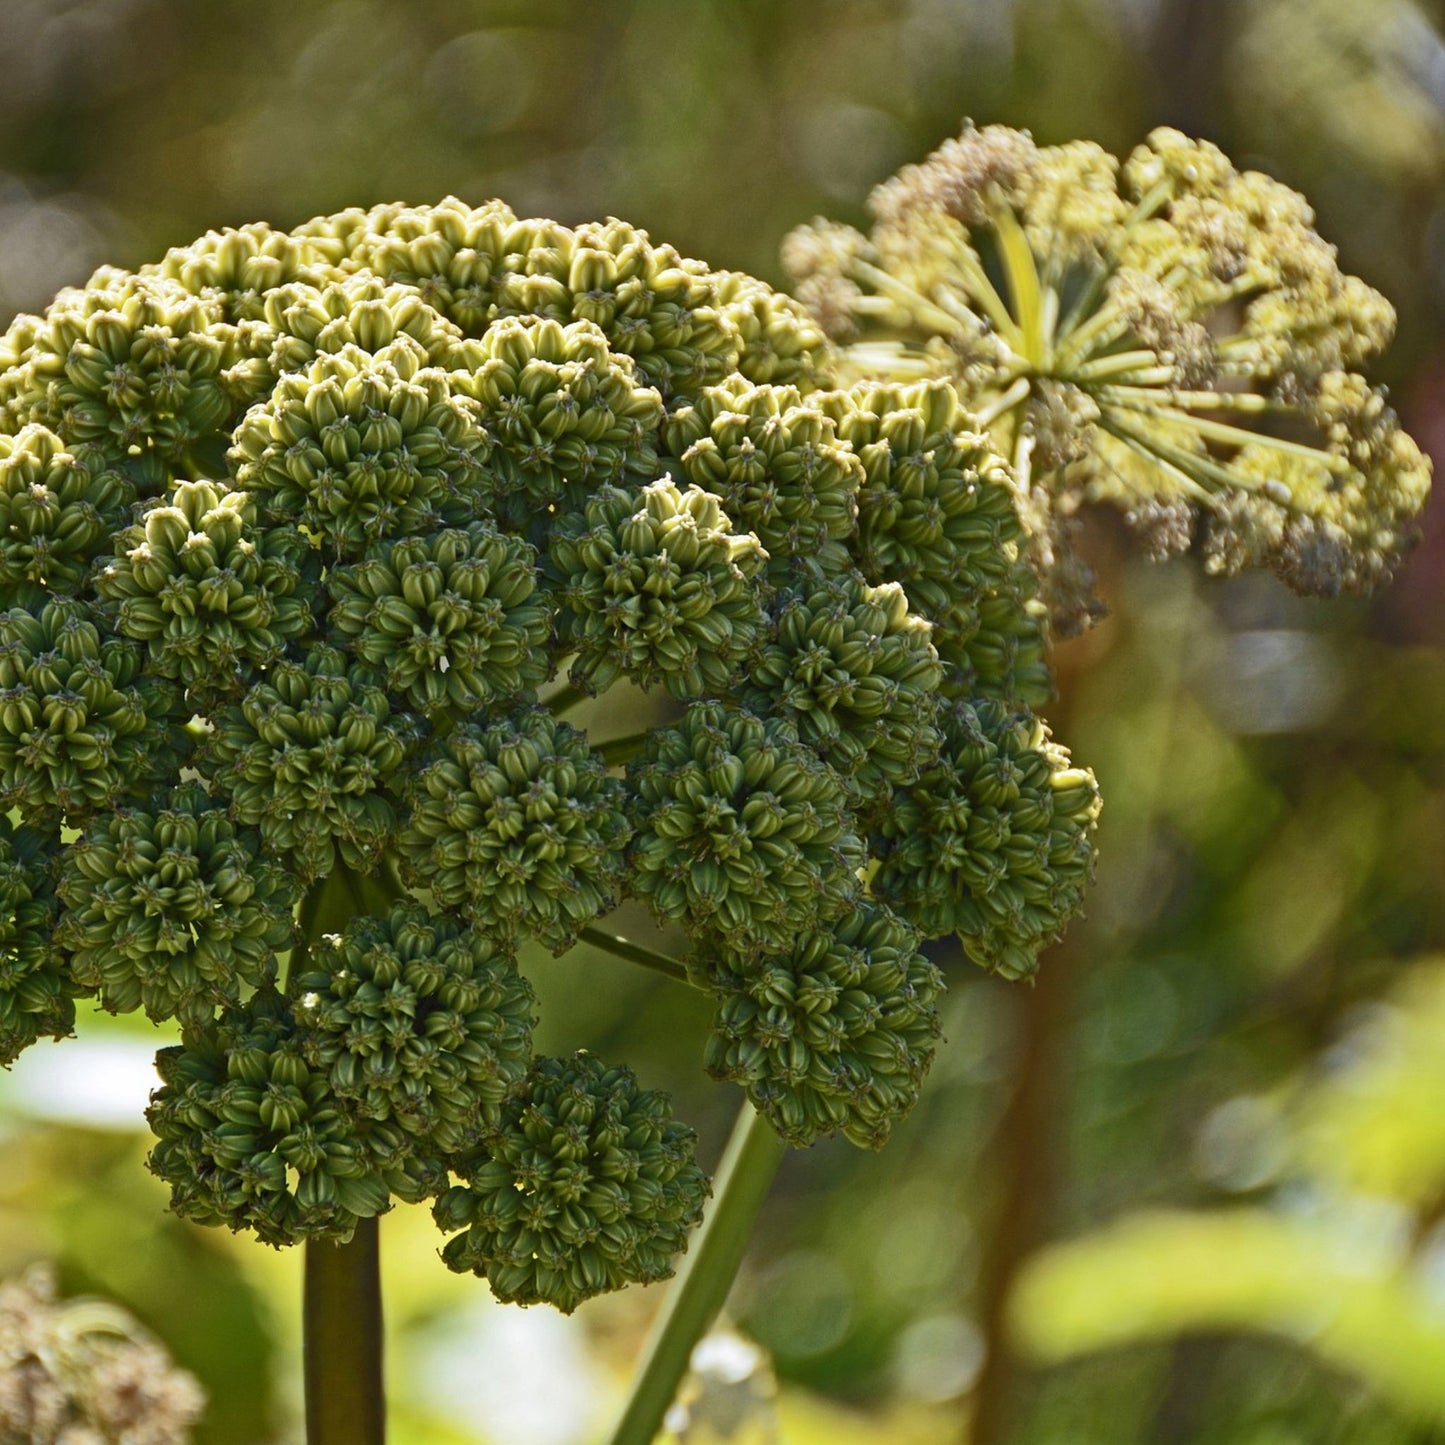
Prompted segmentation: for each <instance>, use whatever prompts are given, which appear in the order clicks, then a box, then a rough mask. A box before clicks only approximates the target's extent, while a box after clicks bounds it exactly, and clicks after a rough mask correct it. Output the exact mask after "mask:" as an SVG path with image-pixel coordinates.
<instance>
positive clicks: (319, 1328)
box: [302, 1219, 386, 1445]
mask: <svg viewBox="0 0 1445 1445" xmlns="http://www.w3.org/2000/svg"><path fill="white" fill-rule="evenodd" d="M302 1319H303V1331H304V1335H305V1343H304V1346H303V1359H304V1370H305V1378H306V1445H384V1442H385V1440H386V1396H385V1391H384V1389H383V1386H382V1373H381V1346H382V1326H381V1271H380V1266H379V1251H378V1249H377V1227H376V1220H375V1219H363V1220H362V1221H361V1222H360V1223H359V1224H358V1225H357V1226H356V1233H355V1234H353V1235H352V1237H351V1239H350V1241H349V1242H348V1243H346V1244H331V1243H329V1242H327V1241H324V1240H309V1241H308V1242H307V1244H306V1284H305V1305H304V1308H303V1311H302Z"/></svg>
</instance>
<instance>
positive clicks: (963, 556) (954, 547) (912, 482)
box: [829, 381, 1052, 703]
mask: <svg viewBox="0 0 1445 1445" xmlns="http://www.w3.org/2000/svg"><path fill="white" fill-rule="evenodd" d="M829 402H830V409H831V410H833V411H834V412H836V414H837V417H838V426H839V430H840V431H841V432H842V434H843V435H844V436H845V437H846V438H847V439H848V440H849V442H850V443H851V444H852V445H853V446H854V447H855V448H856V449H857V452H858V456H859V459H860V461H861V462H862V465H863V469H864V473H865V478H864V481H863V484H862V487H861V489H860V491H859V493H858V538H857V544H856V545H857V555H858V565H859V569H860V570H861V571H862V573H863V575H864V577H866V578H867V579H868V580H869V581H870V582H873V583H875V584H876V583H882V582H888V581H893V582H898V583H900V584H901V585H902V586H903V588H904V590H905V591H906V592H907V594H908V599H909V602H910V604H911V605H912V606H913V607H915V608H917V609H918V611H919V612H921V613H922V615H923V616H925V617H927V618H928V620H929V621H930V622H932V623H933V624H934V637H933V641H934V646H935V647H936V648H937V649H938V653H939V656H940V657H941V658H943V659H944V660H945V661H946V662H948V663H950V664H951V665H952V666H953V668H955V669H956V670H957V681H956V682H955V684H954V686H955V687H958V688H962V689H965V690H967V692H969V693H970V694H973V695H977V694H980V693H982V694H984V695H986V696H991V697H1001V698H1004V699H1005V700H1016V701H1020V702H1032V703H1040V702H1043V701H1045V700H1046V699H1047V698H1048V697H1049V695H1050V693H1051V692H1052V682H1051V680H1050V678H1049V674H1048V668H1047V666H1046V665H1045V662H1044V627H1043V619H1042V617H1041V616H1040V615H1038V613H1037V612H1036V611H1034V610H1033V609H1031V608H1030V606H1029V602H1030V600H1031V598H1032V596H1033V593H1034V590H1035V587H1036V583H1035V581H1034V579H1033V575H1032V573H1031V572H1030V571H1029V569H1028V567H1027V566H1026V565H1025V564H1024V562H1023V559H1022V553H1023V543H1024V534H1023V529H1022V526H1021V524H1020V520H1019V515H1018V510H1017V507H1016V506H1015V502H1014V496H1013V491H1012V486H1011V483H1010V480H1009V476H1008V470H1007V468H1006V467H1005V466H1004V464H1003V462H1002V460H1001V459H1000V458H999V457H998V455H997V454H996V453H995V452H994V451H993V450H992V448H991V447H990V445H989V443H988V439H987V438H986V437H984V436H982V435H981V434H979V433H978V432H977V431H974V430H972V429H971V421H970V418H969V417H968V416H967V415H966V414H965V413H963V412H962V411H961V410H960V409H959V404H958V397H957V395H956V393H955V392H954V390H953V388H952V387H951V386H949V385H948V384H947V383H946V382H942V381H934V382H921V383H918V384H916V385H914V386H910V387H888V386H868V387H859V388H857V389H856V390H855V391H852V392H844V393H836V394H834V396H833V397H831V398H830V399H829Z"/></svg>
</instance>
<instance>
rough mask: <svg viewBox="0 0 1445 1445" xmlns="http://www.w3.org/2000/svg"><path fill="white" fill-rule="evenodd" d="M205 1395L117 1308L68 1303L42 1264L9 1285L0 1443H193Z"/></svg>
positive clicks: (3, 1290) (0, 1333)
mask: <svg viewBox="0 0 1445 1445" xmlns="http://www.w3.org/2000/svg"><path fill="white" fill-rule="evenodd" d="M204 1404H205V1397H204V1395H203V1394H202V1393H201V1389H200V1386H199V1385H198V1384H197V1383H196V1381H195V1379H194V1378H193V1377H192V1376H191V1375H189V1374H187V1373H186V1372H185V1371H184V1370H178V1369H177V1368H176V1367H175V1366H174V1365H173V1364H172V1363H171V1360H170V1357H169V1356H168V1355H167V1354H166V1351H165V1349H164V1348H163V1347H162V1346H161V1345H160V1344H159V1343H157V1342H156V1341H155V1340H153V1339H152V1338H151V1337H150V1335H149V1334H148V1333H147V1332H146V1331H145V1330H144V1329H142V1328H141V1326H140V1324H139V1322H138V1321H136V1320H135V1319H133V1318H132V1317H131V1316H130V1315H129V1314H127V1313H126V1312H125V1311H124V1310H122V1309H120V1308H119V1307H118V1306H116V1305H113V1304H110V1303H109V1302H108V1301H105V1300H101V1299H90V1298H76V1299H69V1300H61V1299H58V1298H57V1296H56V1290H55V1281H54V1280H53V1279H52V1278H51V1276H50V1274H49V1272H48V1271H47V1270H46V1269H45V1268H44V1267H43V1266H38V1265H37V1266H35V1267H33V1268H31V1269H30V1270H28V1271H27V1272H26V1274H25V1275H24V1277H23V1278H21V1279H18V1280H11V1281H9V1282H7V1283H5V1284H0V1440H4V1441H6V1442H12V1441H13V1442H15V1445H21V1442H27V1445H187V1442H188V1441H189V1440H190V1439H191V1427H192V1426H193V1425H195V1424H196V1422H197V1421H198V1420H199V1419H200V1416H201V1412H202V1409H203V1406H204Z"/></svg>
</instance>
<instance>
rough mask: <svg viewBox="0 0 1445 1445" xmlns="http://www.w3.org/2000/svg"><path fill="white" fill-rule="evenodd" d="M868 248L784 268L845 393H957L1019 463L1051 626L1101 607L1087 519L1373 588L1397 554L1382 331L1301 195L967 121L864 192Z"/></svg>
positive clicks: (1405, 453) (832, 252)
mask: <svg viewBox="0 0 1445 1445" xmlns="http://www.w3.org/2000/svg"><path fill="white" fill-rule="evenodd" d="M870 206H871V209H872V212H873V216H874V226H873V229H872V230H871V232H870V233H869V234H868V235H866V236H865V235H862V234H860V233H858V232H856V231H853V230H851V229H849V228H847V227H843V226H837V225H833V224H831V223H827V222H818V223H815V224H814V225H811V226H807V227H804V228H802V229H801V230H799V231H797V232H795V233H794V234H793V235H792V236H791V237H790V238H789V240H788V242H787V244H786V247H785V253H784V259H785V262H786V264H787V267H788V269H789V270H790V272H791V273H792V275H793V277H794V278H795V280H796V281H797V283H798V293H799V295H800V296H801V297H803V298H804V299H805V300H807V301H808V302H809V303H810V305H811V306H812V308H813V310H814V312H815V314H816V315H817V316H818V318H819V320H820V321H821V322H822V323H823V324H824V325H826V326H827V327H828V329H829V330H830V331H831V333H832V334H833V335H834V336H835V337H836V338H837V339H838V340H839V341H840V342H841V343H844V344H843V348H842V351H841V353H840V356H839V359H838V362H837V363H836V364H838V365H839V366H840V368H841V370H842V371H843V372H845V373H848V374H862V375H879V376H894V377H902V378H910V377H916V376H921V375H947V376H951V377H953V378H954V380H955V381H956V382H957V384H958V385H959V388H960V390H961V391H962V393H963V394H964V396H965V397H966V399H967V401H968V404H969V405H970V406H971V407H972V408H974V409H975V410H976V412H977V414H978V416H979V418H980V420H981V421H982V422H983V423H984V424H985V425H987V427H988V428H989V430H990V432H991V433H992V435H993V437H994V439H995V441H996V443H997V444H998V445H999V447H1000V449H1001V450H1002V451H1003V452H1004V453H1005V455H1008V456H1009V457H1010V458H1011V460H1012V462H1013V464H1014V468H1015V473H1016V477H1015V484H1016V486H1017V488H1018V491H1019V499H1020V503H1021V506H1022V511H1023V516H1024V519H1025V521H1026V523H1027V525H1028V528H1029V531H1030V533H1031V534H1032V543H1033V556H1034V560H1035V563H1036V565H1037V566H1038V567H1039V568H1040V569H1041V570H1042V572H1043V574H1044V576H1045V581H1046V584H1047V585H1046V591H1047V593H1048V595H1049V597H1050V601H1051V603H1052V605H1053V610H1054V614H1055V621H1056V624H1057V625H1058V626H1059V627H1060V628H1062V629H1063V630H1065V631H1068V630H1070V629H1073V628H1077V627H1079V626H1081V625H1084V624H1085V623H1087V621H1088V620H1089V618H1090V617H1091V616H1092V615H1093V614H1094V613H1095V612H1096V611H1097V610H1098V604H1097V602H1096V600H1095V599H1094V597H1093V595H1092V591H1091V588H1090V585H1089V580H1088V578H1087V576H1086V575H1085V574H1084V573H1083V572H1082V571H1081V570H1080V568H1079V566H1078V564H1077V563H1075V562H1074V561H1073V560H1072V558H1071V557H1070V556H1069V555H1068V538H1067V530H1068V528H1067V519H1068V517H1069V516H1070V514H1071V513H1072V512H1073V511H1074V510H1075V509H1076V508H1077V506H1078V505H1079V504H1080V502H1082V501H1093V502H1107V503H1110V504H1113V505H1115V506H1117V507H1119V508H1120V509H1121V510H1122V511H1123V512H1124V515H1125V517H1126V519H1127V520H1128V521H1129V522H1130V523H1131V525H1134V526H1136V527H1137V528H1138V529H1139V530H1140V531H1141V532H1142V533H1143V535H1144V537H1145V543H1146V547H1147V548H1148V550H1149V551H1150V552H1151V553H1154V554H1156V555H1157V554H1162V553H1166V552H1173V551H1182V550H1184V549H1186V548H1187V547H1189V546H1191V545H1192V544H1195V543H1196V542H1197V544H1198V546H1199V548H1200V550H1201V551H1202V553H1203V555H1204V558H1205V561H1206V565H1207V566H1208V567H1209V568H1210V570H1212V571H1216V572H1226V573H1227V572H1234V571H1237V570H1239V569H1240V568H1242V567H1246V566H1251V565H1255V564H1260V563H1263V564H1267V565H1269V566H1270V567H1272V568H1274V570H1275V571H1277V572H1278V573H1280V575H1281V576H1283V577H1284V578H1285V579H1286V580H1287V581H1288V582H1290V584H1291V585H1293V586H1294V587H1296V588H1298V589H1300V590H1301V591H1304V592H1310V593H1319V594H1324V595H1331V594H1334V593H1337V592H1342V591H1349V592H1359V591H1368V590H1369V589H1371V588H1372V587H1374V586H1375V585H1376V584H1377V583H1379V582H1380V581H1382V580H1384V579H1386V578H1388V577H1389V576H1390V574H1391V572H1392V571H1393V570H1394V568H1395V566H1396V565H1397V564H1398V562H1399V560H1400V558H1401V557H1402V556H1403V555H1404V554H1405V553H1406V552H1407V551H1408V549H1409V547H1410V545H1411V542H1412V539H1413V537H1414V535H1415V527H1414V521H1415V518H1416V516H1417V514H1418V513H1419V511H1420V508H1421V506H1422V505H1423V502H1424V498H1425V494H1426V491H1427V490H1428V487H1429V477H1430V468H1429V464H1428V462H1427V461H1426V460H1425V458H1424V457H1423V456H1422V455H1421V453H1420V450H1419V448H1418V447H1417V446H1416V445H1415V444H1414V442H1412V441H1411V440H1410V438H1409V437H1408V436H1407V435H1405V433H1403V432H1402V431H1401V430H1400V429H1399V426H1398V423H1397V422H1396V419H1395V415H1394V413H1393V412H1392V411H1391V410H1390V409H1389V407H1388V406H1387V405H1386V404H1385V401H1384V396H1383V393H1382V392H1381V391H1379V390H1378V389H1377V388H1373V387H1371V386H1370V385H1369V383H1368V382H1366V381H1365V380H1364V379H1363V377H1362V376H1361V375H1360V371H1359V369H1360V368H1361V367H1362V366H1363V365H1364V364H1365V363H1367V362H1368V361H1369V360H1370V359H1371V358H1372V357H1373V356H1375V355H1376V354H1377V353H1378V352H1379V351H1380V350H1381V349H1382V348H1383V347H1384V346H1385V345H1386V344H1387V342H1388V341H1389V339H1390V335H1391V332H1392V330H1393V327H1394V313H1393V312H1392V310H1391V309H1390V306H1389V304H1388V303H1387V302H1386V301H1385V299H1384V298H1383V297H1382V296H1380V295H1379V294H1377V293H1376V292H1375V291H1373V290H1371V289H1370V288H1369V287H1368V286H1366V285H1365V284H1364V283H1363V282H1362V281H1360V280H1359V279H1357V278H1356V277H1353V276H1348V275H1345V274H1344V273H1342V272H1341V270H1340V268H1339V266H1338V264H1337V262H1336V259H1335V252H1334V248H1333V247H1331V246H1329V245H1327V244H1326V243H1325V242H1324V241H1323V240H1321V239H1320V237H1319V235H1318V234H1317V233H1316V232H1315V230H1314V215H1313V212H1312V211H1311V210H1310V208H1309V206H1308V205H1307V204H1306V203H1305V201H1304V199H1303V198H1302V197H1301V196H1299V195H1297V194H1296V193H1295V192H1293V191H1291V190H1289V189H1288V188H1287V187H1285V186H1283V185H1281V184H1279V183H1278V182H1276V181H1273V180H1271V179H1270V178H1269V177H1267V176H1264V175H1261V174H1259V173H1257V172H1253V171H1245V172H1241V171H1238V170H1236V169H1235V167H1234V166H1233V165H1232V164H1231V163H1230V161H1229V160H1228V158H1227V157H1226V156H1224V155H1223V154H1222V153H1221V152H1220V151H1219V150H1217V149H1216V148H1215V147H1214V146H1212V145H1210V144H1209V143H1207V142H1204V141H1193V140H1190V139H1188V138H1187V137H1185V136H1183V135H1181V134H1179V133H1178V132H1177V131H1172V130H1157V131H1154V132H1153V133H1152V134H1151V135H1150V136H1149V138H1148V140H1147V141H1146V142H1145V143H1144V144H1143V145H1141V146H1140V147H1138V149H1136V150H1135V151H1134V152H1133V154H1132V155H1130V156H1129V157H1128V159H1127V160H1126V161H1125V162H1124V164H1123V165H1120V163H1119V162H1118V161H1117V160H1116V159H1115V158H1114V157H1113V156H1112V155H1109V154H1108V153H1107V152H1105V151H1103V150H1101V149H1100V148H1099V147H1098V146H1096V145H1093V144H1091V143H1088V142H1074V143H1071V144H1069V145H1061V146H1045V147H1040V146H1036V145H1035V144H1034V143H1033V141H1032V140H1031V139H1030V138H1029V136H1028V135H1027V134H1025V133H1021V132H1018V131H1013V130H1009V129H1007V128H1006V127H1003V126H987V127H985V128H983V129H981V130H979V129H975V128H974V127H973V126H971V125H970V126H967V127H965V129H964V131H963V133H962V135H961V136H959V137H958V138H957V139H954V140H950V141H948V142H946V143H945V144H944V145H943V146H941V147H940V148H939V149H938V150H937V151H935V152H934V153H933V154H932V155H931V156H930V157H929V158H928V159H927V160H926V161H924V162H923V163H922V164H921V165H916V166H908V167H906V168H905V169H904V170H903V171H902V172H901V173H900V174H899V175H897V176H896V177H894V178H893V179H892V180H889V181H887V182H885V183H884V184H883V185H881V186H879V187H878V189H877V190H876V191H875V192H874V194H873V197H872V200H871V202H870Z"/></svg>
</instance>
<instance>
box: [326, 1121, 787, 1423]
mask: <svg viewBox="0 0 1445 1445" xmlns="http://www.w3.org/2000/svg"><path fill="white" fill-rule="evenodd" d="M786 1150H787V1146H786V1145H785V1144H784V1143H783V1141H782V1140H781V1139H779V1138H778V1136H777V1135H776V1134H775V1133H773V1131H772V1129H771V1128H770V1127H769V1126H768V1124H767V1123H766V1122H765V1121H764V1120H763V1118H762V1117H761V1116H760V1115H759V1114H758V1113H757V1112H756V1111H755V1110H754V1109H753V1107H752V1105H751V1104H748V1103H744V1104H743V1107H742V1109H741V1111H740V1112H739V1114H738V1118H737V1123H735V1124H734V1125H733V1132H732V1136H731V1137H730V1138H729V1139H728V1146H727V1149H726V1150H725V1151H724V1153H723V1158H722V1163H721V1165H719V1166H718V1173H717V1180H716V1184H715V1189H714V1198H713V1202H712V1207H711V1208H710V1209H709V1210H708V1212H707V1217H706V1218H705V1219H704V1220H703V1222H702V1228H701V1229H699V1230H698V1232H697V1235H696V1236H695V1237H694V1239H693V1241H692V1244H691V1247H690V1248H689V1249H688V1252H687V1255H686V1256H685V1257H684V1259H683V1263H682V1268H681V1269H680V1270H679V1271H678V1274H677V1278H676V1279H675V1280H673V1282H672V1286H671V1289H670V1291H669V1293H668V1296H667V1299H666V1300H665V1301H664V1303H663V1306H662V1313H661V1315H659V1317H658V1320H657V1323H656V1324H655V1325H654V1326H653V1329H652V1338H651V1339H650V1340H649V1341H648V1344H647V1350H646V1353H645V1354H644V1356H643V1362H642V1367H641V1369H640V1370H639V1371H638V1374H637V1378H636V1380H635V1381H634V1383H633V1386H632V1395H631V1397H630V1398H629V1400H628V1401H627V1405H626V1407H625V1409H624V1410H623V1413H622V1418H621V1419H620V1420H619V1421H618V1422H617V1425H616V1427H615V1428H614V1430H613V1432H612V1434H611V1436H610V1437H609V1442H610V1445H652V1441H653V1440H654V1439H655V1438H656V1435H657V1432H658V1431H659V1430H660V1429H661V1428H662V1420H663V1416H664V1415H666V1414H667V1407H668V1406H669V1405H670V1404H672V1401H673V1398H674V1397H675V1396H676V1394H677V1387H678V1385H679V1384H681V1382H682V1377H683V1375H684V1373H685V1372H686V1370H687V1363H688V1360H689V1359H691V1358H692V1352H693V1348H694V1346H695V1345H696V1344H697V1342H698V1341H699V1340H700V1339H701V1338H702V1337H703V1335H704V1334H705V1333H706V1332H707V1329H708V1326H709V1325H711V1324H712V1322H713V1319H714V1318H715V1317H716V1315H717V1312H718V1311H719V1310H720V1309H721V1308H722V1307H723V1304H724V1302H725V1301H726V1300H727V1296H728V1290H729V1289H731V1288H732V1282H733V1277H734V1276H735V1275H736V1274H737V1272H738V1266H739V1265H740V1264H741V1263H742V1259H743V1252H744V1251H745V1250H746V1249H747V1244H748V1238H749V1236H750V1235H751V1234H752V1231H753V1224H754V1222H755V1221H756V1220H757V1217H758V1213H759V1211H760V1210H761V1209H762V1207H763V1200H764V1199H766V1198H767V1195H768V1190H769V1189H770V1188H771V1187H772V1183H773V1178H774V1176H775V1175H776V1174H777V1172H778V1166H779V1165H780V1164H781V1163H782V1162H783V1155H784V1153H785V1152H786ZM313 1445H314V1442H313Z"/></svg>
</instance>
